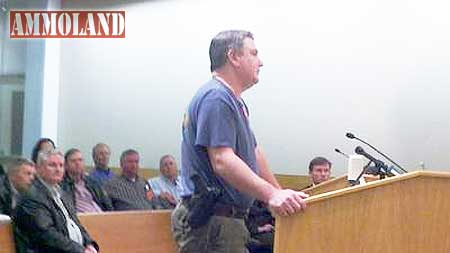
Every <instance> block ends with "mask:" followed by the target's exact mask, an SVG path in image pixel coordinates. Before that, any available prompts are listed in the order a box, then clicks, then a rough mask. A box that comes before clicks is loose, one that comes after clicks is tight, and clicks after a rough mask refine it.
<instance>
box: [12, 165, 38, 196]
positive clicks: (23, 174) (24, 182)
mask: <svg viewBox="0 0 450 253" xmlns="http://www.w3.org/2000/svg"><path fill="white" fill-rule="evenodd" d="M35 174H36V169H35V168H34V166H31V165H27V164H24V165H22V166H20V168H19V169H18V171H17V173H15V174H13V175H12V176H11V178H10V180H11V183H12V184H13V185H14V188H16V190H18V191H19V192H24V191H27V190H28V189H29V188H30V186H31V184H32V183H33V180H34V176H35Z"/></svg>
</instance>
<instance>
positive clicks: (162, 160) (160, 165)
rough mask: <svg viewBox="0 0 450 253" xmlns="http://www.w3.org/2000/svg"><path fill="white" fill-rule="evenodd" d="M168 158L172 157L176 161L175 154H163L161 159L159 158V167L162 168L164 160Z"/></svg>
mask: <svg viewBox="0 0 450 253" xmlns="http://www.w3.org/2000/svg"><path fill="white" fill-rule="evenodd" d="M167 158H171V159H172V160H174V161H175V157H173V155H170V154H167V155H163V156H162V157H161V159H159V168H160V169H161V168H162V166H163V162H164V160H166V159H167Z"/></svg>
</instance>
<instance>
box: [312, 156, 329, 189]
mask: <svg viewBox="0 0 450 253" xmlns="http://www.w3.org/2000/svg"><path fill="white" fill-rule="evenodd" d="M330 175H331V162H330V161H328V159H326V158H325V157H321V156H318V157H315V158H314V159H312V160H311V162H309V179H310V181H311V185H309V186H307V187H306V188H309V187H313V186H316V185H318V184H320V183H323V182H325V181H327V180H329V179H330Z"/></svg>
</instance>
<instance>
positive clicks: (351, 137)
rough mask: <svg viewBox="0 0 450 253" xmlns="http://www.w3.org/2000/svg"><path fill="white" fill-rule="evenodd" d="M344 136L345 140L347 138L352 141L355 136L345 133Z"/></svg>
mask: <svg viewBox="0 0 450 253" xmlns="http://www.w3.org/2000/svg"><path fill="white" fill-rule="evenodd" d="M345 136H347V138H349V139H354V138H355V135H354V134H352V133H346V134H345Z"/></svg>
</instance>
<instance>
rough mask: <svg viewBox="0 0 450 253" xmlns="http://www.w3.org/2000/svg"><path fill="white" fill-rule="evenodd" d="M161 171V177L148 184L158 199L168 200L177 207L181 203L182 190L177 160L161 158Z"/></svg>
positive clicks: (165, 156) (149, 181)
mask: <svg viewBox="0 0 450 253" xmlns="http://www.w3.org/2000/svg"><path fill="white" fill-rule="evenodd" d="M159 171H160V172H161V175H160V176H159V177H155V178H150V179H149V180H148V184H149V185H150V188H152V191H153V193H154V194H155V195H156V196H157V197H159V198H160V199H163V200H166V201H167V202H169V203H170V204H171V205H173V207H175V205H176V204H177V203H178V202H179V201H180V194H181V190H182V188H181V184H180V177H179V176H178V169H177V163H176V161H175V158H174V157H173V156H171V155H164V156H163V157H161V159H160V160H159Z"/></svg>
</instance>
